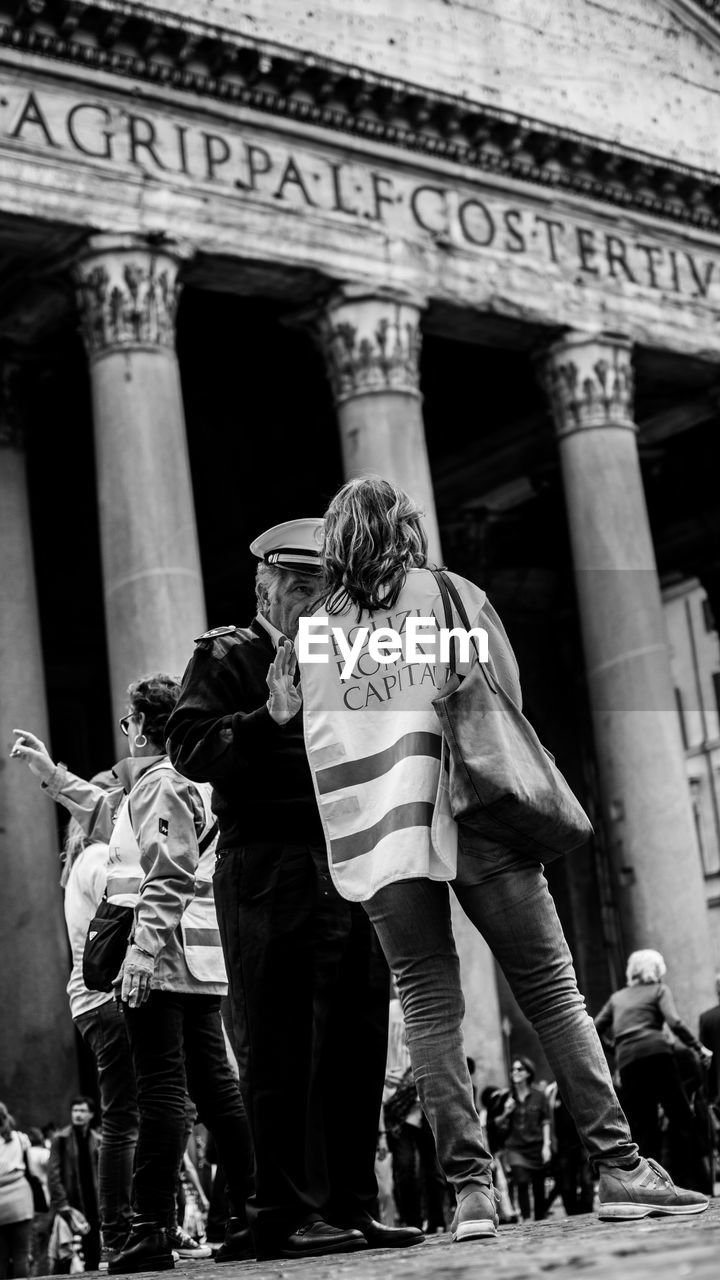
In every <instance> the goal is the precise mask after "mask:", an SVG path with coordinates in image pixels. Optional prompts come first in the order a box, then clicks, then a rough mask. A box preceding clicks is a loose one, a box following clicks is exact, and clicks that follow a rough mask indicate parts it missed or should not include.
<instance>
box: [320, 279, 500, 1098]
mask: <svg viewBox="0 0 720 1280" xmlns="http://www.w3.org/2000/svg"><path fill="white" fill-rule="evenodd" d="M421 311H422V308H421V304H420V303H419V301H418V300H417V299H412V298H409V297H407V296H406V295H404V294H398V293H394V292H390V291H388V292H383V293H375V294H372V295H371V294H368V293H367V292H365V291H363V290H361V289H355V288H351V287H349V286H345V287H344V288H343V289H341V290H339V291H338V292H337V293H336V294H335V295H334V297H332V298H331V299H330V301H329V303H328V304H327V307H326V309H325V311H324V312H323V313H322V315H321V316H320V319H319V324H318V329H317V332H318V334H319V338H320V343H321V346H322V350H323V353H324V355H325V359H326V362H327V369H328V376H329V378H330V384H331V386H332V390H333V395H334V398H335V405H336V408H337V415H338V425H339V428H340V438H341V442H342V455H343V467H344V471H345V477H346V479H348V480H349V479H351V478H353V477H354V476H361V475H367V474H375V475H380V476H383V477H384V478H385V479H386V480H392V481H393V483H394V484H397V485H399V486H400V488H402V489H404V490H405V491H406V492H407V493H409V494H410V496H411V497H412V498H414V499H415V501H416V502H418V503H419V505H420V506H421V507H422V509H423V511H424V512H425V528H426V531H427V535H428V554H429V557H430V560H431V562H432V563H435V564H442V552H441V549H440V534H439V531H438V522H437V514H436V511H435V496H434V493H433V487H432V477H431V474H430V464H429V461H428V453H427V445H426V442H425V427H424V423H423V417H422V397H421V395H420V344H421V333H420V316H421ZM453 928H454V931H455V939H456V943H457V949H458V954H459V956H460V966H461V973H462V982H463V991H464V993H465V1001H466V1015H465V1024H464V1030H465V1040H466V1046H467V1051H468V1053H469V1054H471V1056H472V1057H474V1058H475V1060H476V1062H477V1077H476V1079H477V1082H478V1083H480V1084H484V1083H486V1082H487V1081H488V1080H493V1081H495V1080H502V1079H504V1077H505V1066H504V1055H503V1042H502V1032H501V1027H500V1006H499V1002H498V993H497V984H496V981H495V965H494V961H493V958H492V955H491V954H490V951H489V950H488V948H487V946H486V944H485V942H484V941H483V939H482V938H481V937H480V935H479V934H478V933H477V931H476V930H475V929H474V928H473V926H472V925H471V924H470V922H469V921H468V919H467V917H466V916H465V915H464V914H463V912H462V911H461V910H460V908H459V907H458V905H457V902H456V901H455V899H454V898H453Z"/></svg>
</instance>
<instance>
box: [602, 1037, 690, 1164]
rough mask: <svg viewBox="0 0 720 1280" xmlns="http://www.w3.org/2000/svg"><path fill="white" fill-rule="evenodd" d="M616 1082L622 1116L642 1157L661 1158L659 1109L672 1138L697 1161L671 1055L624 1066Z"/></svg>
mask: <svg viewBox="0 0 720 1280" xmlns="http://www.w3.org/2000/svg"><path fill="white" fill-rule="evenodd" d="M620 1080H621V1083H622V1101H623V1107H624V1110H625V1114H626V1116H627V1118H628V1123H629V1125H630V1130H631V1132H632V1136H633V1138H634V1139H635V1141H636V1142H637V1144H638V1147H639V1148H640V1152H641V1154H642V1155H644V1156H652V1158H653V1159H654V1160H660V1158H661V1151H662V1134H661V1131H660V1120H659V1117H658V1106H661V1107H662V1109H663V1111H664V1112H665V1115H666V1116H667V1121H668V1125H669V1127H670V1130H671V1131H672V1133H673V1135H674V1137H675V1138H676V1139H677V1140H678V1141H682V1142H683V1144H684V1145H685V1146H686V1149H687V1151H688V1152H691V1153H692V1154H693V1155H695V1154H697V1155H698V1158H699V1154H700V1153H699V1152H698V1139H697V1134H696V1132H695V1124H694V1120H693V1114H692V1111H691V1109H690V1103H689V1102H688V1100H687V1095H686V1093H685V1090H684V1089H683V1086H682V1081H681V1079H680V1072H679V1071H678V1066H677V1063H676V1061H675V1059H674V1057H673V1055H672V1054H671V1053H656V1054H653V1055H652V1056H650V1057H647V1058H638V1059H637V1061H635V1062H630V1063H628V1065H627V1066H626V1067H623V1068H622V1070H621V1072H620Z"/></svg>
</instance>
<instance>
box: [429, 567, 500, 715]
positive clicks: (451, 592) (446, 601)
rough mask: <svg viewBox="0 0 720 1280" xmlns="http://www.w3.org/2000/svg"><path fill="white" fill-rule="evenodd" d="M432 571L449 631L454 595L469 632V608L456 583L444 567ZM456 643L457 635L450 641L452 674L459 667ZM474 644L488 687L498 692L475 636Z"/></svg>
mask: <svg viewBox="0 0 720 1280" xmlns="http://www.w3.org/2000/svg"><path fill="white" fill-rule="evenodd" d="M430 572H431V574H432V576H433V578H434V579H435V581H436V583H437V585H438V588H439V590H440V595H441V597H442V602H443V609H444V610H445V626H446V627H447V629H448V631H451V630H452V625H453V613H452V604H451V603H450V597H451V596H452V601H453V604H454V605H455V608H456V609H457V611H458V615H459V617H460V621H461V622H462V624H463V626H464V628H465V630H466V631H467V632H468V634H469V633H470V631H471V630H472V628H471V626H470V619H469V618H468V615H467V609H466V608H465V605H464V604H463V601H462V597H461V595H460V592H459V591H458V589H457V587H456V586H455V583H454V582H452V581H451V579H450V578H449V577H448V576H447V574H445V573H443V571H442V569H431V570H430ZM456 644H457V636H453V637H452V640H451V641H450V672H451V674H452V675H455V674H456V669H457V657H456V649H455V646H456ZM472 644H473V648H474V650H475V657H476V658H477V662H478V666H479V667H480V669H481V671H482V673H483V675H484V677H485V680H486V682H487V685H488V688H489V689H490V690H491V691H492V692H493V693H497V688H496V686H495V683H494V681H493V680H492V679H491V676H490V673H489V671H488V669H487V663H486V662H481V661H480V650H479V649H478V646H477V641H476V639H475V637H474V636H473V637H472Z"/></svg>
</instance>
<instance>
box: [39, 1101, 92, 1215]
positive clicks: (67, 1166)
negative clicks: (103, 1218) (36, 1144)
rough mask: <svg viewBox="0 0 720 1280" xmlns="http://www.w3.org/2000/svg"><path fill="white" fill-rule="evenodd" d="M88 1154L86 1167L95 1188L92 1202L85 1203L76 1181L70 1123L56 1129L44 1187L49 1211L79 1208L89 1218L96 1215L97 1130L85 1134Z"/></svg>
mask: <svg viewBox="0 0 720 1280" xmlns="http://www.w3.org/2000/svg"><path fill="white" fill-rule="evenodd" d="M87 1143H88V1151H89V1155H90V1171H91V1177H92V1180H93V1186H94V1188H95V1204H94V1205H92V1204H86V1203H85V1197H84V1196H83V1193H82V1187H81V1185H80V1161H79V1156H78V1148H77V1142H76V1140H75V1134H74V1132H73V1126H72V1125H71V1124H69V1125H67V1127H66V1128H65V1129H58V1132H57V1133H56V1134H55V1137H54V1138H53V1140H52V1144H51V1147H50V1159H49V1160H48V1187H49V1190H50V1208H51V1209H52V1212H53V1213H62V1211H63V1209H80V1210H81V1212H82V1213H84V1214H85V1216H86V1218H88V1219H89V1220H90V1221H93V1220H95V1219H97V1193H98V1184H97V1168H98V1152H99V1150H100V1134H99V1133H96V1132H95V1130H94V1129H89V1130H88V1134H87Z"/></svg>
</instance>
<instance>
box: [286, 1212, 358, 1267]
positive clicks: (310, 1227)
mask: <svg viewBox="0 0 720 1280" xmlns="http://www.w3.org/2000/svg"><path fill="white" fill-rule="evenodd" d="M366 1248H367V1243H366V1240H365V1237H364V1235H363V1234H362V1232H360V1231H354V1230H353V1229H352V1227H348V1228H344V1227H332V1226H331V1225H330V1223H329V1222H317V1221H316V1222H304V1223H302V1224H301V1225H300V1226H299V1227H298V1229H297V1231H293V1233H292V1235H289V1236H288V1237H287V1239H286V1240H285V1241H284V1243H283V1244H282V1245H281V1246H280V1249H279V1254H280V1257H281V1258H315V1257H321V1256H322V1255H323V1254H325V1253H352V1252H354V1250H355V1249H366Z"/></svg>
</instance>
